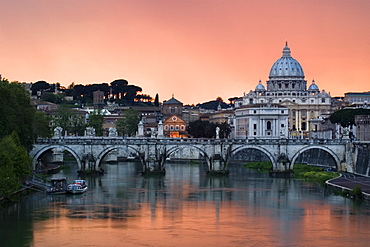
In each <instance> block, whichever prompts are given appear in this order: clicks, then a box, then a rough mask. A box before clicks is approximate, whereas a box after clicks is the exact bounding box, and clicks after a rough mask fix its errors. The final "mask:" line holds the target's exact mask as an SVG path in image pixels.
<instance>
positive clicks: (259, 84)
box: [256, 80, 265, 91]
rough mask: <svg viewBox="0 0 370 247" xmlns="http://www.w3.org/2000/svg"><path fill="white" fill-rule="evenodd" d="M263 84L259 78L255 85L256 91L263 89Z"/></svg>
mask: <svg viewBox="0 0 370 247" xmlns="http://www.w3.org/2000/svg"><path fill="white" fill-rule="evenodd" d="M264 90H265V86H263V85H262V83H261V80H259V83H258V85H257V86H256V91H264Z"/></svg>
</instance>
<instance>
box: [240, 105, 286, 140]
mask: <svg viewBox="0 0 370 247" xmlns="http://www.w3.org/2000/svg"><path fill="white" fill-rule="evenodd" d="M233 126H234V131H235V132H234V136H233V137H234V138H237V139H240V138H243V139H245V138H259V139H261V138H271V139H277V138H288V108H287V107H285V106H281V105H278V104H249V105H244V106H241V107H239V108H237V109H235V119H234V124H233Z"/></svg>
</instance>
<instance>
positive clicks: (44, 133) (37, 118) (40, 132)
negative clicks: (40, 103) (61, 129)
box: [33, 111, 52, 138]
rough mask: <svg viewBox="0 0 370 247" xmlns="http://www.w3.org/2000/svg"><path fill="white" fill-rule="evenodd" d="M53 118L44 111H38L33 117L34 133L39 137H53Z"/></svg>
mask: <svg viewBox="0 0 370 247" xmlns="http://www.w3.org/2000/svg"><path fill="white" fill-rule="evenodd" d="M50 120H51V118H50V117H49V116H47V115H46V114H45V113H44V112H42V111H36V112H35V114H34V116H33V133H34V136H35V138H37V137H51V134H52V133H51V129H50Z"/></svg>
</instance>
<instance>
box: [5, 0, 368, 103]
mask: <svg viewBox="0 0 370 247" xmlns="http://www.w3.org/2000/svg"><path fill="white" fill-rule="evenodd" d="M0 9H1V15H0V56H1V59H0V74H2V76H3V77H5V78H7V79H9V80H10V81H20V82H36V81H38V80H45V81H47V82H49V83H56V82H59V83H60V84H61V85H64V86H68V85H70V84H71V83H72V82H74V83H75V84H92V83H103V82H107V83H110V82H111V81H113V80H115V79H119V78H123V79H126V80H128V82H129V84H134V85H137V86H140V87H142V88H143V92H142V93H144V94H149V95H151V96H152V97H153V98H154V96H155V94H156V93H159V97H160V101H163V100H168V99H169V98H171V96H172V94H174V95H175V97H176V98H177V99H178V100H180V101H182V102H183V103H185V104H196V103H201V102H205V101H209V100H214V99H215V98H216V97H218V96H220V97H222V98H223V99H224V100H225V101H226V102H227V99H228V98H230V97H235V96H242V95H243V92H249V90H251V89H254V88H255V86H256V85H257V84H258V81H259V80H260V79H261V80H262V81H263V83H264V85H266V84H265V81H266V80H268V75H269V71H270V68H271V66H272V64H273V63H274V62H275V61H276V60H277V59H278V58H280V57H281V54H282V53H281V52H282V49H283V47H284V45H285V41H286V40H287V41H288V44H289V47H290V48H291V52H292V57H293V58H295V59H297V60H298V61H299V62H300V64H301V65H302V67H303V69H304V73H305V76H306V80H307V84H308V85H310V83H311V81H312V80H313V79H314V80H315V81H316V84H317V85H318V86H319V88H320V89H325V90H326V91H328V92H330V93H331V95H332V96H342V95H343V94H344V93H345V92H363V91H369V90H370V86H369V85H370V83H369V78H370V14H369V13H370V1H369V0H299V1H297V0H104V1H103V0H58V1H57V0H11V1H10V0H0Z"/></svg>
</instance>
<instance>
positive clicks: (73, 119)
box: [53, 105, 86, 135]
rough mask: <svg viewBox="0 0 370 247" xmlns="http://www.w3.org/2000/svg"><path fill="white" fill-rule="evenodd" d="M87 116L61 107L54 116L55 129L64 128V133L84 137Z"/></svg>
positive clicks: (63, 106)
mask: <svg viewBox="0 0 370 247" xmlns="http://www.w3.org/2000/svg"><path fill="white" fill-rule="evenodd" d="M85 126H86V125H85V116H84V115H80V114H79V113H78V112H77V111H75V110H73V109H71V108H69V107H68V106H66V105H59V107H58V113H57V114H56V115H55V116H54V121H53V128H55V127H62V128H63V130H64V131H67V132H68V133H71V134H74V135H83V134H84V131H85Z"/></svg>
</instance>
